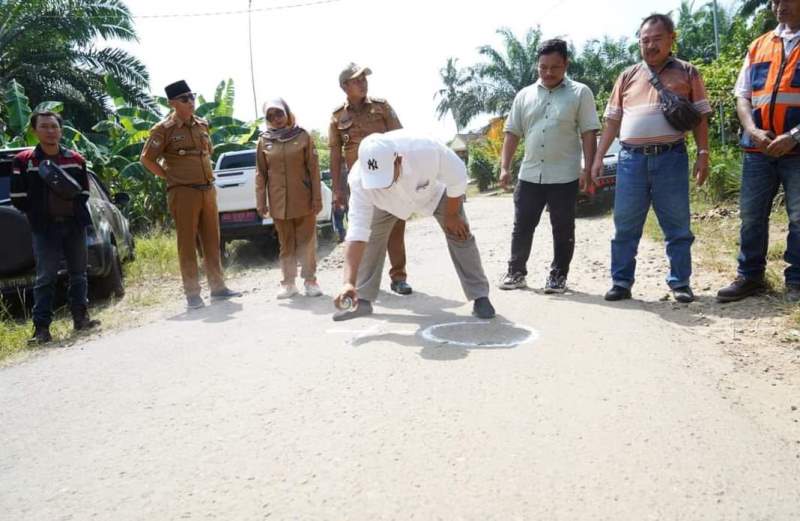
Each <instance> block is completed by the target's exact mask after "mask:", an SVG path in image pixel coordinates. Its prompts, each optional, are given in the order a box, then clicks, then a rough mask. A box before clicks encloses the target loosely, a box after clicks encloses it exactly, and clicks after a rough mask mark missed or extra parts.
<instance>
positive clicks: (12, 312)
mask: <svg viewBox="0 0 800 521" xmlns="http://www.w3.org/2000/svg"><path fill="white" fill-rule="evenodd" d="M124 272H125V290H126V296H125V298H123V299H108V300H104V301H97V302H94V301H93V302H91V308H90V312H91V314H92V316H93V317H95V318H99V319H100V320H101V321H102V322H103V327H104V328H109V327H114V326H117V325H119V324H121V323H123V322H125V321H129V320H131V319H132V317H135V316H136V315H137V314H138V313H140V312H141V311H143V310H145V309H146V308H150V307H153V306H156V305H159V304H161V303H163V302H164V301H165V300H166V299H168V298H170V297H171V295H172V293H174V291H175V290H176V289H177V290H180V268H179V265H178V252H177V246H176V242H175V233H174V232H173V231H157V232H153V233H150V234H148V235H145V236H140V237H137V238H136V259H135V260H134V261H132V262H129V263H126V264H125V265H124ZM171 292H172V293H171ZM90 299H91V283H90ZM13 308H14V309H11V308H10V307H9V305H7V304H6V303H4V302H3V301H2V300H0V360H4V359H7V358H8V357H10V356H13V355H15V354H19V353H21V352H23V351H25V350H26V349H28V348H29V346H28V343H27V341H28V338H30V336H31V333H32V331H33V326H32V324H31V319H30V309H29V306H25V305H22V306H20V305H14V306H13ZM50 331H51V333H52V335H53V339H54V341H55V343H54V345H59V343H61V344H63V343H65V342H69V341H71V340H72V339H73V338H74V337H75V336H76V333H75V332H74V331H73V329H72V317H71V316H70V313H69V309H68V307H67V306H62V307H60V308H59V309H57V310H56V311H55V314H54V318H53V324H52V325H51V327H50Z"/></svg>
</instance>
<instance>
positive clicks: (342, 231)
mask: <svg viewBox="0 0 800 521" xmlns="http://www.w3.org/2000/svg"><path fill="white" fill-rule="evenodd" d="M348 210H349V209H348V208H347V206H345V207H342V208H339V207H338V206H334V207H333V229H334V231H335V232H336V234H337V235H338V236H339V240H340V241H343V240H344V237H345V235H347V228H346V227H345V225H344V219H345V217H347V212H348Z"/></svg>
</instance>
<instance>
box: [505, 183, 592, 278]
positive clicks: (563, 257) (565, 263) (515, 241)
mask: <svg viewBox="0 0 800 521" xmlns="http://www.w3.org/2000/svg"><path fill="white" fill-rule="evenodd" d="M577 198H578V181H573V182H571V183H560V184H539V183H529V182H527V181H520V182H519V183H517V188H516V189H515V190H514V231H513V232H512V234H511V259H510V260H509V261H508V273H510V274H514V273H521V274H522V275H527V274H528V268H527V266H526V265H527V263H528V258H529V257H530V255H531V244H532V243H533V232H534V231H535V230H536V226H538V224H539V219H541V217H542V211H544V208H545V206H547V208H548V209H549V210H550V224H551V226H552V228H553V262H552V264H551V265H550V270H551V271H550V273H551V275H554V276H564V277H566V276H567V274H568V273H569V264H570V262H572V255H573V254H574V253H575V202H576V200H577Z"/></svg>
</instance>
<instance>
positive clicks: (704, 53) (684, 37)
mask: <svg viewBox="0 0 800 521" xmlns="http://www.w3.org/2000/svg"><path fill="white" fill-rule="evenodd" d="M694 5H695V2H694V0H692V1H689V0H683V1H682V2H681V6H680V9H679V10H678V23H677V26H676V30H677V32H678V57H679V58H681V59H683V60H687V61H691V62H698V61H702V62H705V63H711V62H712V61H713V60H714V59H715V57H716V50H715V46H714V37H713V35H714V12H713V9H714V4H713V3H711V2H708V3H706V4H704V5H703V6H701V7H699V8H698V9H696V10H695V8H694ZM717 21H718V27H719V34H720V47H721V48H724V47H725V44H726V42H727V36H728V34H729V32H730V30H731V24H732V19H731V16H730V14H729V13H728V12H727V11H726V10H725V8H724V7H722V6H718V7H717Z"/></svg>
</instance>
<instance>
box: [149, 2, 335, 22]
mask: <svg viewBox="0 0 800 521" xmlns="http://www.w3.org/2000/svg"><path fill="white" fill-rule="evenodd" d="M341 1H342V0H314V1H308V2H298V3H295V4H284V5H273V6H270V7H257V8H254V9H235V10H231V11H213V12H207V13H174V14H164V13H161V14H143V15H134V16H133V17H134V18H136V19H138V20H142V19H153V18H199V17H209V16H232V15H237V14H248V13H260V12H267V11H280V10H285V9H296V8H298V7H311V6H319V5H325V4H336V3H339V2H341Z"/></svg>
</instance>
